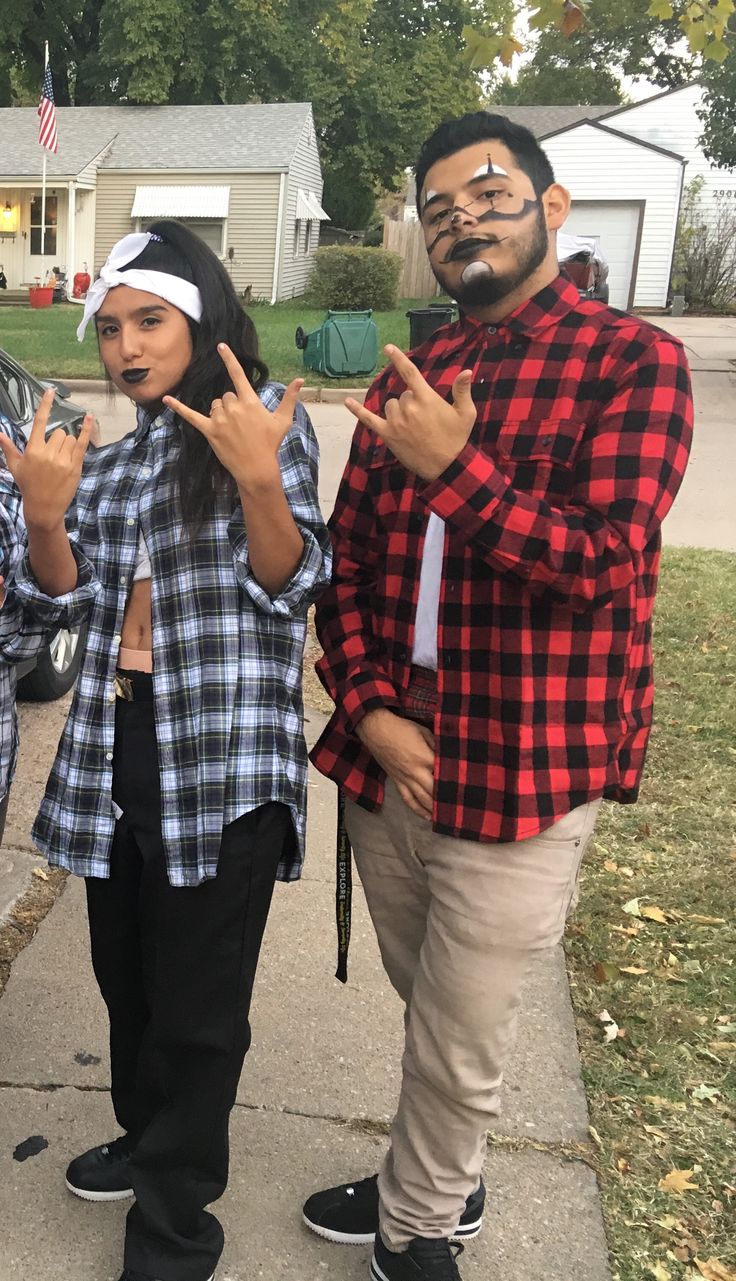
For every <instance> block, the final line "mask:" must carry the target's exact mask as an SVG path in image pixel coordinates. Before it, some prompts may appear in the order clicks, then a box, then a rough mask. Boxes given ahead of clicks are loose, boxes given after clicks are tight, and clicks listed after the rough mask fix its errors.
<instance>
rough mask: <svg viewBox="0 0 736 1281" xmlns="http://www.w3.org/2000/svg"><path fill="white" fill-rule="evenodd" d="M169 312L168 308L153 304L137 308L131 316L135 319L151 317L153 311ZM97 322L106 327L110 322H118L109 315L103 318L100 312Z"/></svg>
mask: <svg viewBox="0 0 736 1281" xmlns="http://www.w3.org/2000/svg"><path fill="white" fill-rule="evenodd" d="M168 310H169V308H168V307H162V306H160V305H158V304H157V303H151V305H150V307H136V309H135V311H132V312H131V313H130V314H131V316H133V317H137V316H150V314H151V312H152V311H168ZM96 320H97V324H98V325H106V324H107V323H108V321H111V320H113V321H115V320H117V316H109V315H106V316H103V315H101V314H100V312H99V311H98V312H97V317H96Z"/></svg>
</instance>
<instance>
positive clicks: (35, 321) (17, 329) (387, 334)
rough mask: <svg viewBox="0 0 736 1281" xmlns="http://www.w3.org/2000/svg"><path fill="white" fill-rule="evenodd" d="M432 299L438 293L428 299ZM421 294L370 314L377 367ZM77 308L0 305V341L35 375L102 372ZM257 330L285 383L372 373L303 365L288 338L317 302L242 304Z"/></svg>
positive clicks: (399, 340) (313, 320)
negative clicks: (80, 332)
mask: <svg viewBox="0 0 736 1281" xmlns="http://www.w3.org/2000/svg"><path fill="white" fill-rule="evenodd" d="M432 301H433V302H437V301H438V299H436V298H435V299H432ZM427 305H428V304H427V302H426V301H423V300H422V299H415V298H402V299H400V301H399V302H398V303H397V305H396V307H395V308H393V310H391V311H376V312H374V313H373V319H374V321H375V323H376V328H377V330H378V364H377V366H376V371H375V372H376V373H378V372H379V371H380V370H381V369H382V368H383V367H384V365H385V364H386V357H385V355H384V353H383V348H384V346H385V345H386V343H389V342H390V343H395V344H396V346H398V347H401V348H402V350H403V351H407V350H408V347H409V321H408V319H407V316H406V313H407V311H409V310H411V309H412V308H418V307H426V306H427ZM81 314H82V309H81V307H78V306H75V305H74V304H73V303H59V304H58V305H57V306H54V307H47V308H43V309H42V310H33V309H32V308H31V307H4V308H3V307H1V306H0V347H2V348H3V349H4V350H5V351H8V352H9V353H10V355H11V356H13V357H14V358H15V360H18V361H20V363H21V364H22V365H25V366H26V368H27V369H29V370H30V372H31V373H32V374H35V375H36V377H38V378H49V377H54V378H62V379H63V378H102V377H103V376H104V374H103V370H102V366H101V364H100V361H99V358H98V355H97V344H96V342H95V340H94V334H91V333H90V334H88V335H87V338H86V339H85V341H84V343H78V342H77V336H76V327H77V325H78V324H79V321H80V320H81ZM248 314H249V316H250V317H251V319H252V320H253V323H254V324H255V327H256V332H257V334H258V343H259V348H260V353H261V356H262V357H263V359H264V360H265V362H266V364H267V365H268V369H269V373H270V375H271V377H272V378H274V379H276V380H277V381H278V382H283V383H289V382H291V380H292V378H304V379H305V380H306V384H307V386H309V387H320V386H328V387H357V386H361V387H367V386H368V385H369V384H370V383H371V381H372V380H373V378H374V377H375V374H368V375H366V376H365V377H360V376H353V377H351V378H345V379H340V378H326V377H322V376H321V375H319V374H315V373H314V372H313V371H312V370H309V369H306V370H305V369H304V364H303V360H302V353H301V351H299V349H298V348H297V346H296V343H295V342H294V335H295V333H296V329H297V326H299V325H300V326H301V327H302V328H303V329H304V331H305V332H306V333H310V332H311V331H312V330H313V329H317V328H318V327H319V325H321V324H322V321H323V320H324V318H325V315H326V312H325V311H324V310H323V309H322V308H316V307H310V306H308V305H307V304H306V303H303V302H302V301H300V300H299V299H295V300H294V301H293V302H288V303H276V305H275V306H273V307H271V306H270V305H269V304H267V303H256V304H254V305H252V306H251V307H249V308H248Z"/></svg>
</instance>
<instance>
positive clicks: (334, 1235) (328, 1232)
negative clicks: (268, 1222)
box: [302, 1214, 483, 1245]
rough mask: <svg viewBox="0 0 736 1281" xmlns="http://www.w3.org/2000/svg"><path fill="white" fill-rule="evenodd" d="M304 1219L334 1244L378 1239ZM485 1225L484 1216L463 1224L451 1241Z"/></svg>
mask: <svg viewBox="0 0 736 1281" xmlns="http://www.w3.org/2000/svg"><path fill="white" fill-rule="evenodd" d="M302 1220H303V1222H304V1223H305V1224H306V1226H307V1227H308V1228H309V1230H310V1232H315V1233H316V1234H317V1236H318V1237H322V1239H323V1240H324V1241H332V1242H333V1244H334V1245H373V1242H374V1241H375V1239H376V1234H375V1232H366V1233H364V1234H363V1235H362V1236H359V1235H358V1234H357V1233H353V1232H336V1231H335V1229H334V1228H325V1227H323V1226H322V1225H321V1224H319V1223H312V1220H311V1219H308V1218H307V1216H306V1214H302ZM482 1227H483V1218H482V1216H481V1218H480V1219H476V1221H475V1223H468V1224H463V1226H462V1228H458V1230H457V1232H454V1233H453V1235H452V1236H451V1237H450V1240H451V1241H468V1240H469V1239H470V1238H471V1237H477V1235H478V1233H479V1232H480V1230H481V1228H482Z"/></svg>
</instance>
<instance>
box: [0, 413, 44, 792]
mask: <svg viewBox="0 0 736 1281" xmlns="http://www.w3.org/2000/svg"><path fill="white" fill-rule="evenodd" d="M0 431H1V432H4V433H5V435H6V436H9V437H10V439H11V440H12V441H13V442H14V444H16V445H17V446H18V448H19V449H22V448H23V446H24V443H25V442H24V441H23V438H22V436H21V435H20V433H19V432H18V431H17V429H16V428H15V426H14V425H13V423H11V422H10V419H8V418H6V417H5V416H4V415H3V414H0ZM24 532H25V527H24V525H23V512H22V509H21V499H20V493H19V491H18V488H17V486H16V484H15V482H14V480H13V478H12V476H11V475H10V472H9V471H8V470H7V468H6V467H5V466H4V463H3V456H2V453H0V574H2V576H3V578H4V579H5V588H6V593H7V594H6V597H5V604H4V605H3V607H2V609H0V801H1V800H2V799H3V797H4V796H5V793H6V792H7V790H8V788H9V787H10V784H11V783H12V781H13V774H14V773H15V765H16V760H17V757H18V721H17V717H16V713H15V685H16V681H15V666H14V665H15V663H18V662H21V661H22V660H23V659H25V658H32V657H33V655H34V654H36V653H38V650H39V649H40V648H41V646H42V645H43V644H44V641H45V639H46V629H45V628H44V627H43V626H42V625H41V624H40V623H39V622H38V621H37V620H35V619H34V618H33V617H32V616H31V614H30V613H29V611H28V610H24V609H23V607H22V605H21V603H20V601H19V600H18V597H17V594H16V592H15V591H14V588H13V575H14V572H15V569H16V567H17V564H18V561H19V559H20V556H21V554H22V544H23V535H24Z"/></svg>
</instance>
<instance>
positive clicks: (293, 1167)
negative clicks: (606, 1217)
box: [0, 713, 610, 1281]
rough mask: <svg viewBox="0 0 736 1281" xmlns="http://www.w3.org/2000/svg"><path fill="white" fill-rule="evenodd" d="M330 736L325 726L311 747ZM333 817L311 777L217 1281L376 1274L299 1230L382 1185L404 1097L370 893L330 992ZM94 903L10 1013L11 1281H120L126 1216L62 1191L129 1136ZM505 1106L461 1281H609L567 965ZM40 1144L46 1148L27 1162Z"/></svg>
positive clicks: (41, 948) (47, 928) (274, 919)
mask: <svg viewBox="0 0 736 1281" xmlns="http://www.w3.org/2000/svg"><path fill="white" fill-rule="evenodd" d="M322 723H323V718H322V717H321V716H319V714H317V713H309V725H308V730H309V736H310V738H314V736H315V735H316V733H317V732H318V730H319V727H320V726H321V724H322ZM26 742H27V745H28V740H26ZM28 758H29V759H28V760H27V759H26V758H25V757H24V761H23V765H22V772H21V776H20V777H19V779H18V785H17V786H16V789H15V792H14V797H13V812H12V814H11V821H10V829H9V838H10V839H11V840H12V841H13V842H14V843H15V844H16V845H21V846H23V847H25V848H24V850H23V849H22V850H21V853H23V852H25V854H26V857H27V858H28V859H30V858H32V855H31V854H30V847H29V845H28V841H27V838H25V839H24V838H23V837H22V833H23V832H27V831H28V829H29V823H30V819H31V817H32V812H33V811H34V810H35V807H36V804H37V800H38V792H39V787H40V782H41V781H42V780H38V779H37V778H34V777H33V765H32V759H30V758H32V753H30V752H29V753H28ZM334 806H335V793H334V789H333V787H332V786H331V784H329V783H327V782H326V781H325V780H323V779H321V778H320V777H319V776H318V775H316V774H312V776H311V786H310V823H309V853H308V859H307V868H306V874H305V878H304V880H303V881H302V882H301V883H300V884H299V885H295V886H279V887H278V889H277V893H276V898H275V903H274V908H273V912H272V915H271V919H270V922H269V927H268V932H267V938H266V943H265V947H264V952H263V957H262V963H261V968H260V971H259V976H258V980H257V982H256V993H255V999H254V1009H253V1020H252V1021H253V1048H252V1050H251V1052H250V1054H249V1055H248V1057H247V1059H246V1066H245V1070H244V1073H243V1078H242V1082H241V1088H240V1093H239V1098H238V1105H237V1107H236V1109H235V1111H234V1114H233V1121H232V1175H231V1181H230V1186H229V1188H228V1191H227V1193H226V1195H225V1197H224V1198H223V1199H222V1201H221V1202H220V1203H219V1207H218V1211H217V1212H218V1215H220V1216H221V1218H222V1221H223V1223H224V1226H225V1230H226V1234H227V1245H226V1250H225V1254H224V1257H223V1260H222V1263H221V1266H220V1268H219V1269H218V1281H285V1279H286V1278H297V1279H298V1281H321V1279H322V1278H324V1277H334V1278H335V1279H336V1281H338V1279H340V1281H358V1279H359V1278H361V1279H363V1278H366V1277H367V1274H368V1261H369V1257H370V1251H369V1250H368V1248H363V1247H359V1248H349V1247H344V1246H334V1245H330V1244H328V1243H327V1242H322V1241H320V1240H319V1239H318V1238H316V1237H314V1236H312V1234H310V1233H309V1232H307V1230H306V1229H305V1228H304V1227H303V1226H302V1224H301V1218H300V1206H301V1203H302V1201H303V1199H304V1197H305V1196H306V1195H307V1194H308V1193H309V1192H310V1191H313V1190H314V1189H316V1188H318V1187H321V1186H327V1185H329V1184H330V1183H333V1182H339V1181H343V1180H345V1179H349V1178H353V1177H362V1176H363V1175H365V1174H368V1173H370V1172H372V1171H373V1170H374V1169H375V1168H376V1166H377V1164H378V1162H379V1160H380V1158H381V1154H382V1152H383V1150H384V1146H385V1133H386V1127H387V1123H388V1122H389V1120H390V1118H391V1115H392V1111H393V1108H394V1104H395V1100H396V1097H397V1092H398V1085H399V1064H400V1055H401V1011H400V1006H399V1002H398V1000H397V999H396V997H395V996H394V994H393V993H392V991H391V989H390V988H389V986H388V983H387V981H386V978H385V976H384V974H383V970H382V967H381V964H380V960H379V957H378V952H377V948H376V944H375V939H374V935H373V930H372V927H371V924H370V921H369V919H368V915H367V911H366V908H365V904H364V901H363V897H362V892H361V890H360V887H359V885H356V894H355V900H356V901H355V909H354V927H353V929H354V932H353V944H352V951H351V965H350V981H349V983H348V985H347V986H346V987H344V988H343V987H342V986H341V985H340V984H339V983H337V981H336V980H335V979H334V978H333V977H332V976H333V973H334V960H335V935H334V926H333V902H334V872H333V850H334ZM83 900H84V894H83V887H82V885H81V884H80V882H79V881H77V880H75V879H70V881H69V882H68V883H67V887H66V889H65V891H64V893H63V895H62V897H61V899H60V900H59V902H58V903H57V905H56V906H55V908H54V909H53V911H52V912H51V913H50V915H49V916H48V917H47V918H46V920H45V921H44V922H43V924H42V925H41V927H40V929H39V932H38V935H37V937H36V938H35V939H34V941H33V943H32V944H31V945H30V946H29V947H27V948H26V950H25V951H24V952H23V953H22V954H21V955H20V957H19V958H18V960H17V961H16V962H15V965H14V967H13V971H12V975H11V979H10V982H9V985H8V988H7V991H6V994H5V996H4V998H3V999H2V1001H0V1133H1V1134H2V1142H1V1143H0V1222H2V1224H3V1230H2V1252H1V1253H0V1281H67V1278H73V1281H117V1278H118V1276H119V1274H120V1269H121V1257H122V1256H121V1243H122V1233H123V1220H124V1215H125V1205H124V1204H122V1205H121V1204H114V1205H92V1204H87V1203H84V1202H81V1201H79V1200H77V1199H76V1198H74V1197H72V1196H71V1195H70V1194H69V1193H68V1192H67V1191H66V1190H65V1188H64V1179H63V1176H64V1169H65V1166H66V1163H67V1161H68V1160H69V1158H70V1156H71V1155H73V1154H75V1153H77V1152H80V1151H82V1150H83V1149H84V1148H86V1147H88V1146H91V1145H92V1144H95V1143H98V1142H102V1141H104V1140H105V1139H106V1138H110V1137H113V1136H114V1134H115V1132H116V1128H115V1125H114V1121H113V1118H112V1111H111V1107H110V1102H109V1096H108V1094H107V1087H108V1057H107V1046H106V1020H105V1017H104V1013H103V1007H102V1002H101V1000H100V997H99V995H98V992H97V989H96V985H95V982H94V979H93V976H92V972H91V968H90V963H89V952H88V945H87V934H86V922H85V913H84V906H83ZM505 1100H506V1113H505V1116H504V1118H503V1120H502V1122H501V1123H500V1124H499V1126H498V1127H497V1129H498V1133H497V1135H496V1137H495V1142H494V1143H492V1145H491V1149H490V1152H489V1156H488V1160H487V1164H486V1174H485V1177H486V1181H487V1184H488V1187H489V1191H490V1200H489V1207H488V1211H487V1215H486V1226H485V1229H484V1232H483V1234H482V1236H481V1237H480V1238H479V1239H478V1240H476V1241H475V1242H470V1243H468V1246H467V1248H466V1252H465V1254H464V1255H463V1258H462V1275H463V1278H464V1279H465V1281H507V1278H508V1277H510V1276H512V1275H513V1277H514V1281H540V1278H542V1279H544V1281H570V1279H571V1278H573V1277H577V1276H582V1275H584V1276H585V1278H586V1281H609V1278H610V1272H609V1268H608V1254H607V1249H606V1244H605V1238H604V1233H603V1226H602V1220H601V1214H600V1206H599V1201H598V1192H597V1187H596V1181H595V1177H594V1175H593V1173H592V1171H591V1170H590V1169H589V1168H588V1166H587V1165H586V1164H585V1161H584V1160H583V1159H582V1157H583V1156H584V1155H585V1154H586V1153H587V1152H592V1148H591V1147H590V1141H589V1136H588V1117H587V1111H586V1103H585V1095H584V1092H583V1088H582V1083H581V1080H580V1070H579V1062H578V1055H577V1045H576V1040H575V1032H574V1026H573V1019H572V1012H571V1008H570V1000H569V994H568V988H567V978H566V974H565V967H564V961H563V958H562V954H561V952H558V953H557V954H556V955H555V956H554V958H552V959H550V960H549V961H548V962H546V963H544V964H542V965H540V966H539V967H538V968H537V970H536V971H535V973H534V976H533V978H532V980H531V981H530V983H529V985H528V987H527V990H526V996H525V1000H524V1016H523V1020H522V1027H521V1035H520V1040H519V1044H518V1047H517V1050H516V1053H515V1055H514V1059H513V1063H512V1065H511V1068H510V1071H509V1073H508V1081H507V1086H506V1092H505ZM29 1139H38V1140H41V1141H42V1142H41V1141H39V1142H35V1143H31V1144H30V1147H31V1148H32V1149H33V1148H41V1150H40V1151H39V1152H38V1154H37V1155H34V1156H29V1157H28V1158H27V1159H25V1160H20V1159H19V1158H20V1157H21V1156H22V1155H23V1150H22V1148H21V1151H20V1152H19V1151H18V1149H19V1147H20V1146H21V1145H23V1144H25V1143H26V1142H27V1140H29ZM576 1144H580V1145H583V1146H582V1149H575V1148H574V1147H572V1150H571V1145H576ZM566 1151H567V1152H568V1154H569V1155H568V1156H567V1157H566V1155H565V1153H566ZM14 1153H16V1155H15V1156H14Z"/></svg>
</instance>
